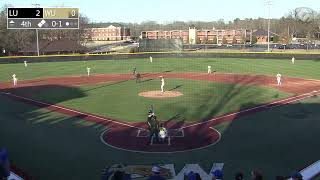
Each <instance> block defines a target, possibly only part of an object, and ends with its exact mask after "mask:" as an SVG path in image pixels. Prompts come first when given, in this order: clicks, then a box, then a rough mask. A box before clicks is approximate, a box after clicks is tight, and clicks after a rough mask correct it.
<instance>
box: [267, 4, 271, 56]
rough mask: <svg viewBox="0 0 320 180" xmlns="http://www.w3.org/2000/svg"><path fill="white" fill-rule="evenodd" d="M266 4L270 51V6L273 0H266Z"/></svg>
mask: <svg viewBox="0 0 320 180" xmlns="http://www.w3.org/2000/svg"><path fill="white" fill-rule="evenodd" d="M266 5H267V6H268V52H270V7H271V5H272V4H271V0H267V1H266Z"/></svg>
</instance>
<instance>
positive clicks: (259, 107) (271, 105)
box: [180, 90, 320, 129]
mask: <svg viewBox="0 0 320 180" xmlns="http://www.w3.org/2000/svg"><path fill="white" fill-rule="evenodd" d="M319 91H320V90H317V91H312V92H309V93H305V94H301V95H298V96H293V97H289V98H286V99H282V100H279V101H275V102H272V103H268V104H264V105H260V106H256V107H253V108H249V109H245V110H241V111H238V112H234V113H231V114H227V115H224V116H221V117H217V118H213V119H210V120H208V121H204V122H199V123H195V124H190V125H187V126H184V127H181V128H180V129H185V128H190V127H193V126H198V125H202V124H207V123H210V122H213V121H217V120H219V119H223V118H226V117H230V116H234V115H239V114H242V113H244V112H248V111H253V110H256V109H263V108H269V109H271V108H274V107H278V106H283V105H286V104H289V103H292V102H296V101H299V100H303V99H306V98H309V97H312V96H314V95H316V94H317V93H318V92H319ZM313 93H314V94H313ZM302 96H303V97H302ZM299 97H301V98H299ZM291 99H293V100H291ZM284 101H285V103H283V104H281V102H284ZM278 103H280V104H278ZM268 106H269V107H268Z"/></svg>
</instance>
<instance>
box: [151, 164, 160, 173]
mask: <svg viewBox="0 0 320 180" xmlns="http://www.w3.org/2000/svg"><path fill="white" fill-rule="evenodd" d="M151 171H152V172H154V173H160V168H159V167H158V166H153V167H152V169H151Z"/></svg>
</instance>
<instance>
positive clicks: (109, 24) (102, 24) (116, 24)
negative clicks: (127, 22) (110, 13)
mask: <svg viewBox="0 0 320 180" xmlns="http://www.w3.org/2000/svg"><path fill="white" fill-rule="evenodd" d="M109 26H115V27H124V25H122V24H120V23H95V24H89V27H90V28H106V27H109Z"/></svg>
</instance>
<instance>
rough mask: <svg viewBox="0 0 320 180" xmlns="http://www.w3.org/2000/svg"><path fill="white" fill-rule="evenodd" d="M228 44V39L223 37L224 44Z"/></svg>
mask: <svg viewBox="0 0 320 180" xmlns="http://www.w3.org/2000/svg"><path fill="white" fill-rule="evenodd" d="M227 43H228V42H227V38H226V37H225V36H223V38H222V44H227Z"/></svg>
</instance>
